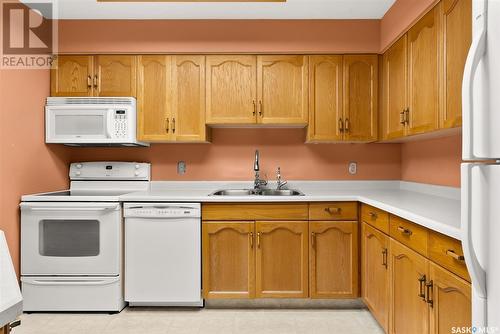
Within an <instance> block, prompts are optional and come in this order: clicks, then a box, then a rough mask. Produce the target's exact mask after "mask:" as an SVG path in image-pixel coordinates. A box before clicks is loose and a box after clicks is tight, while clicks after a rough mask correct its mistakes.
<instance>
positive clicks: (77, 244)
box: [21, 202, 122, 276]
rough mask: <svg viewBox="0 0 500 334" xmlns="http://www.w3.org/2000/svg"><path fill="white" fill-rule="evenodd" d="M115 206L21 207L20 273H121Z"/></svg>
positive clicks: (51, 204)
mask: <svg viewBox="0 0 500 334" xmlns="http://www.w3.org/2000/svg"><path fill="white" fill-rule="evenodd" d="M121 240H122V210H121V206H120V204H119V203H91V202H85V203H83V202H74V203H73V202H59V203H55V202H48V203H44V202H34V203H28V202H23V203H21V274H22V275H33V276H34V275H36V276H43V275H51V276H72V275H75V276H82V275H85V276H116V275H118V274H120V264H121V254H122V251H121Z"/></svg>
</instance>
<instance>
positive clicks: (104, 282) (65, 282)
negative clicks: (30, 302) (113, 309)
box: [22, 277, 120, 285]
mask: <svg viewBox="0 0 500 334" xmlns="http://www.w3.org/2000/svg"><path fill="white" fill-rule="evenodd" d="M119 280H120V278H119V277H115V278H109V279H99V280H85V279H80V280H57V279H43V280H40V279H29V278H28V279H22V282H23V283H25V284H30V285H109V284H113V283H116V282H118V281H119Z"/></svg>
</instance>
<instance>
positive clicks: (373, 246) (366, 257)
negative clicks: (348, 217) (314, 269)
mask: <svg viewBox="0 0 500 334" xmlns="http://www.w3.org/2000/svg"><path fill="white" fill-rule="evenodd" d="M388 251H389V237H388V236H387V235H385V234H384V233H381V232H380V231H378V230H377V229H375V228H373V227H372V226H370V225H368V224H367V223H362V225H361V268H362V269H361V293H362V297H363V301H364V302H365V304H366V305H367V306H368V308H369V309H370V311H371V312H372V314H373V316H374V317H375V319H377V321H378V323H379V324H380V326H382V328H383V329H384V331H385V332H386V333H388V331H389V291H390V290H389V287H390V286H389V284H390V275H389V269H388V257H389V254H388Z"/></svg>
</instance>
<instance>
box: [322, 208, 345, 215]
mask: <svg viewBox="0 0 500 334" xmlns="http://www.w3.org/2000/svg"><path fill="white" fill-rule="evenodd" d="M325 211H326V212H328V213H329V214H331V215H333V214H337V215H338V214H340V212H341V211H342V208H325Z"/></svg>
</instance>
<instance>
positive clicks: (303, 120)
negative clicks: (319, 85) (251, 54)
mask: <svg viewBox="0 0 500 334" xmlns="http://www.w3.org/2000/svg"><path fill="white" fill-rule="evenodd" d="M307 63H308V58H307V57H306V56H279V55H277V56H258V58H257V68H258V70H257V73H258V77H257V80H258V81H257V82H258V83H257V86H258V94H259V111H258V117H257V120H258V122H259V123H262V124H304V125H306V124H307V117H308V112H307V111H308V94H309V92H308V82H309V78H308V65H307Z"/></svg>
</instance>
